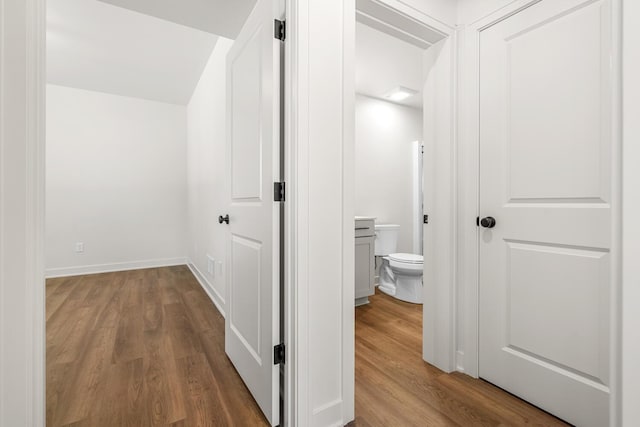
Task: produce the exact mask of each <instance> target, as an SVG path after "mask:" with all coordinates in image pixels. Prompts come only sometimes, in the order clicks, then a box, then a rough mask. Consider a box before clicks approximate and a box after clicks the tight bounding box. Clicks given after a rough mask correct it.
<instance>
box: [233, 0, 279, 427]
mask: <svg viewBox="0 0 640 427" xmlns="http://www.w3.org/2000/svg"><path fill="white" fill-rule="evenodd" d="M283 12H284V5H283V3H282V2H281V1H279V0H258V2H257V3H256V6H255V8H254V9H253V11H252V12H251V15H250V16H249V18H248V19H247V21H246V22H245V25H244V27H243V28H242V30H241V32H240V34H239V35H238V37H237V38H236V40H235V42H234V44H233V47H232V48H231V49H230V50H229V53H228V54H227V112H228V114H227V156H228V157H227V171H226V177H227V188H228V195H229V205H228V207H227V208H228V213H229V223H228V226H227V227H228V233H227V253H228V257H227V263H228V264H227V271H228V274H227V295H228V299H227V306H226V308H227V313H226V314H227V315H226V318H225V351H226V353H227V355H228V356H229V359H230V360H231V361H232V362H233V364H234V366H235V368H236V369H237V371H238V373H239V374H240V376H241V377H242V379H243V381H244V382H245V384H246V385H247V388H248V389H249V390H250V391H251V394H252V395H253V397H254V398H255V400H256V402H257V403H258V405H259V406H260V409H262V411H263V413H264V414H265V416H266V418H267V419H268V420H269V422H270V423H271V424H272V425H277V424H279V422H280V412H279V408H280V390H279V388H280V381H279V380H280V375H279V372H280V370H279V366H278V365H274V359H273V353H274V352H273V348H274V346H275V345H277V344H279V343H280V339H281V337H280V310H281V307H280V274H281V271H280V244H281V241H280V220H281V218H280V215H281V209H280V206H279V203H278V202H275V201H274V200H273V197H272V195H273V183H274V182H275V181H280V175H281V164H280V150H281V147H280V143H281V139H280V132H281V129H280V102H281V100H280V75H281V74H280V73H281V70H280V64H281V60H280V55H281V42H280V41H279V40H277V39H275V38H274V19H281V18H282V15H283Z"/></svg>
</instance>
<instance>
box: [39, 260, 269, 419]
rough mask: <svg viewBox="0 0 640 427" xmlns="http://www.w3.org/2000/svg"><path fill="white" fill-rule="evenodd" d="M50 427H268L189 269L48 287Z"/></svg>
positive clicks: (72, 279) (88, 278)
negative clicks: (230, 356)
mask: <svg viewBox="0 0 640 427" xmlns="http://www.w3.org/2000/svg"><path fill="white" fill-rule="evenodd" d="M46 290H47V314H46V317H47V426H49V427H57V426H74V427H77V426H105V427H106V426H109V427H115V426H136V427H143V426H167V425H170V426H176V427H177V426H186V427H192V426H193V427H197V426H266V425H268V423H267V421H266V420H265V418H264V417H263V415H262V413H261V412H260V409H259V408H258V406H257V404H256V403H255V401H254V400H253V398H252V397H251V395H250V393H249V391H248V390H247V389H246V387H245V385H244V383H243V382H242V380H241V379H240V377H239V376H238V374H237V373H236V371H235V369H234V368H233V366H232V365H231V362H230V361H229V360H228V359H227V357H226V355H225V353H224V319H223V318H222V316H221V315H220V313H219V312H218V311H217V310H216V308H215V307H214V305H213V304H212V303H211V301H210V300H209V298H208V296H207V295H206V294H205V293H204V291H203V290H202V288H201V287H200V285H199V284H198V283H197V282H196V280H195V278H194V277H193V275H192V274H191V272H190V271H189V269H188V268H187V267H186V266H179V267H167V268H155V269H148V270H136V271H128V272H119V273H106V274H96V275H90V276H77V277H68V278H60V279H50V280H48V281H47V289H46Z"/></svg>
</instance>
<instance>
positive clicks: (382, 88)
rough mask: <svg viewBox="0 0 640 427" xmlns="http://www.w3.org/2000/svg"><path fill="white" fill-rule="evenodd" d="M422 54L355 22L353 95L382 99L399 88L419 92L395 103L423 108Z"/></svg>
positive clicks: (386, 35) (403, 42)
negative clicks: (354, 87)
mask: <svg viewBox="0 0 640 427" xmlns="http://www.w3.org/2000/svg"><path fill="white" fill-rule="evenodd" d="M423 53H424V50H423V49H420V48H419V47H417V46H415V45H413V44H410V43H407V42H406V41H402V40H400V39H398V38H395V37H392V36H390V35H388V34H386V33H383V32H381V31H378V30H376V29H373V28H371V27H368V26H366V25H364V24H362V23H360V22H358V23H356V92H358V93H360V94H363V95H367V96H371V97H374V98H380V99H385V98H384V96H385V95H386V94H387V93H389V91H391V90H393V89H394V88H397V87H398V86H402V87H405V88H408V89H413V90H416V91H418V93H417V94H416V95H414V96H412V97H410V98H408V99H406V100H404V101H400V102H398V104H403V105H408V106H411V107H415V108H422V84H423V72H422V58H423Z"/></svg>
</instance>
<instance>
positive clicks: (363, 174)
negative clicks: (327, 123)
mask: <svg viewBox="0 0 640 427" xmlns="http://www.w3.org/2000/svg"><path fill="white" fill-rule="evenodd" d="M355 132H356V139H355V158H356V162H355V195H356V197H355V200H356V202H355V209H356V215H362V216H375V217H376V218H377V219H376V222H378V223H393V224H399V225H400V235H399V238H398V252H407V253H411V252H412V251H413V231H414V230H413V227H414V222H415V218H416V216H417V215H420V212H419V211H415V212H414V207H413V185H414V182H413V181H414V177H413V161H414V159H413V158H414V155H415V154H414V150H413V144H412V142H413V141H422V111H421V110H418V109H416V108H411V107H405V106H403V105H398V104H394V103H391V102H386V101H382V100H379V99H375V98H369V97H366V96H362V95H358V96H356V116H355Z"/></svg>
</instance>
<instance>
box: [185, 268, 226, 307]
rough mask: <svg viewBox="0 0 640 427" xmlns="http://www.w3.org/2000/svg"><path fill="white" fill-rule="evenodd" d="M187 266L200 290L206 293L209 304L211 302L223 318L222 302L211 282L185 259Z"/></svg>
mask: <svg viewBox="0 0 640 427" xmlns="http://www.w3.org/2000/svg"><path fill="white" fill-rule="evenodd" d="M187 266H188V267H189V270H191V273H193V275H194V277H195V278H196V280H197V281H198V283H200V286H201V287H202V289H204V291H205V292H206V293H207V295H208V296H209V299H210V300H211V302H213V305H215V306H216V308H217V309H218V311H219V312H220V314H221V315H222V317H225V313H224V300H223V299H222V298H221V297H220V295H218V292H217V291H216V290H215V288H214V287H213V285H212V284H211V282H209V281H208V280H207V278H206V277H205V276H204V274H202V272H201V271H200V270H199V269H198V267H196V265H195V264H194V263H193V261H191V260H190V259H187Z"/></svg>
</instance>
